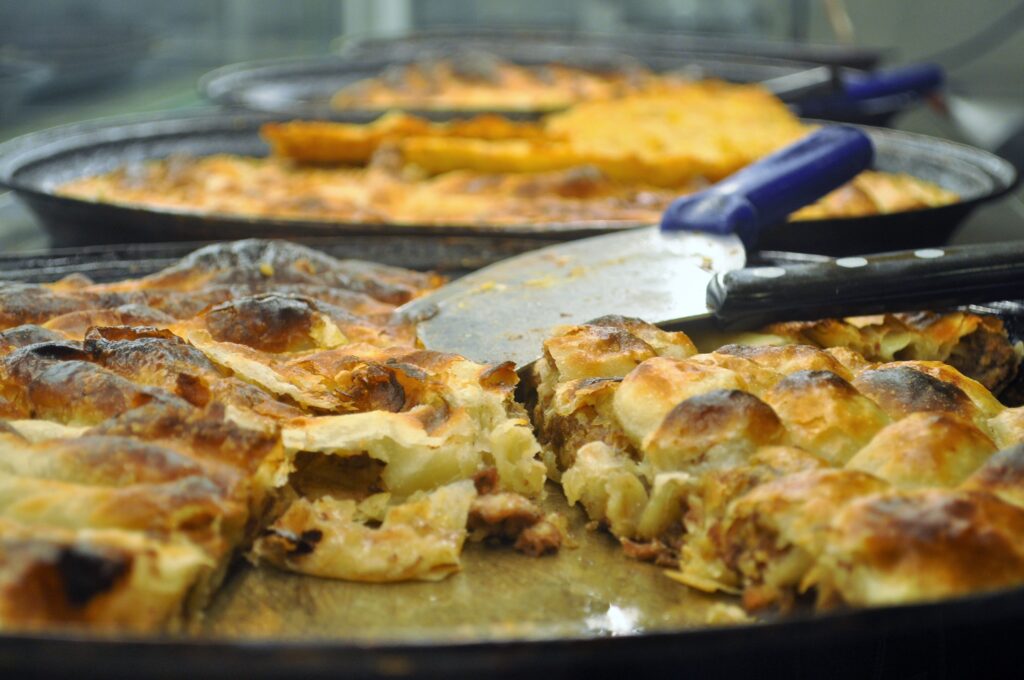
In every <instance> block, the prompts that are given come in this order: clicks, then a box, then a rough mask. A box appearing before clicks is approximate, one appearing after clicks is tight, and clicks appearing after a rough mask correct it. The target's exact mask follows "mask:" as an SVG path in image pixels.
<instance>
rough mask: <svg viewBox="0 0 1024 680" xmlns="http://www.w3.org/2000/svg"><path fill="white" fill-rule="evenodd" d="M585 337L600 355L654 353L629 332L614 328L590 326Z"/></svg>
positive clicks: (648, 346)
mask: <svg viewBox="0 0 1024 680" xmlns="http://www.w3.org/2000/svg"><path fill="white" fill-rule="evenodd" d="M587 337H588V338H589V339H590V340H591V341H592V342H593V345H594V348H595V349H597V350H599V351H601V352H602V353H605V352H607V353H620V352H643V353H649V354H652V355H653V353H654V350H653V349H651V346H650V345H648V344H647V343H646V342H644V341H643V340H641V339H640V338H638V337H636V336H635V335H633V334H632V333H630V332H629V331H627V330H625V329H623V328H618V327H616V326H592V327H591V328H590V329H589V333H588V334H587Z"/></svg>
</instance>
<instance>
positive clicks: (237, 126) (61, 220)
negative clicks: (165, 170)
mask: <svg viewBox="0 0 1024 680" xmlns="http://www.w3.org/2000/svg"><path fill="white" fill-rule="evenodd" d="M269 120H276V118H275V117H273V116H266V115H259V114H233V113H225V112H219V111H212V112H211V111H196V112H191V113H180V112H178V113H172V114H156V115H154V114H148V115H144V116H132V117H127V118H116V119H105V120H99V121H91V122H87V123H78V124H74V125H69V126H64V127H59V128H53V129H50V130H43V131H40V132H34V133H30V134H28V135H25V136H23V137H19V138H17V139H14V140H11V141H9V142H6V143H4V144H2V145H0V184H2V185H6V186H8V187H9V188H11V189H13V190H14V191H15V192H16V194H17V196H18V198H19V199H21V200H22V201H24V202H25V203H26V204H27V205H28V207H29V208H31V209H32V211H33V212H35V213H36V215H38V216H39V218H40V219H41V221H42V222H43V224H44V225H45V227H46V228H47V229H48V230H49V231H50V233H51V235H52V236H53V240H54V244H55V245H65V246H67V245H84V244H97V243H125V242H144V241H150V242H152V241H168V240H181V241H196V240H210V239H234V238H247V237H279V238H300V237H311V236H345V237H348V238H356V237H364V236H373V237H381V236H387V237H388V238H391V239H394V242H395V243H401V242H407V243H408V244H409V245H408V247H411V248H415V247H428V246H417V245H414V244H416V243H419V244H424V243H426V240H431V239H438V238H440V239H446V240H447V239H451V238H452V237H457V240H455V241H451V240H447V241H446V242H447V243H451V244H455V243H458V244H460V247H465V248H467V249H470V250H471V249H472V248H474V247H477V246H479V247H480V248H481V249H484V247H485V246H487V247H489V246H490V245H492V244H494V243H500V250H501V252H502V254H503V256H508V255H511V254H514V252H515V251H516V249H519V252H522V251H524V250H528V249H531V248H535V247H538V246H539V245H542V244H544V243H550V242H552V241H562V240H568V239H572V238H579V237H583V236H589V235H595V234H599V233H605V232H607V231H610V230H618V229H622V228H624V227H623V225H611V224H596V225H595V224H592V223H591V224H578V223H577V224H573V223H566V224H544V225H537V224H524V225H519V226H499V225H487V224H483V225H476V226H454V225H393V224H358V223H348V222H330V221H310V220H305V221H304V220H283V219H266V218H260V217H245V216H238V215H227V214H214V213H190V212H187V211H180V212H179V211H169V210H159V209H150V208H144V207H132V206H121V205H114V204H109V203H95V202H91V201H85V200H80V199H75V198H68V197H65V196H59V195H57V194H56V193H55V190H56V189H57V187H59V186H60V185H61V184H62V183H64V182H66V181H69V180H71V179H74V178H76V177H81V176H85V175H92V174H96V173H101V172H106V171H109V170H113V169H114V168H117V167H119V166H122V165H125V164H131V163H137V162H140V161H143V160H146V159H150V158H163V157H167V156H169V155H173V154H183V155H196V156H198V155H204V154H212V153H236V154H243V155H256V156H259V155H265V154H266V153H267V147H266V144H265V143H264V142H263V141H262V140H261V139H260V137H259V127H260V125H261V124H262V123H264V122H267V121H269ZM864 129H865V130H866V131H867V132H868V133H869V134H870V135H871V138H872V140H873V141H874V143H875V147H876V161H875V167H877V168H878V169H880V170H886V171H890V172H906V173H909V174H912V175H915V176H917V177H920V178H922V179H925V180H929V181H931V182H934V183H936V184H938V185H939V186H942V187H944V188H946V189H949V190H951V191H954V192H956V193H957V194H959V195H960V196H961V200H960V201H959V202H957V203H954V204H951V205H948V206H942V207H938V208H928V209H924V210H915V211H906V212H899V213H891V214H887V215H876V216H870V217H860V218H848V219H827V220H810V221H800V222H789V223H784V224H779V225H777V226H775V227H773V228H771V229H769V230H768V231H767V232H766V233H765V234H764V235H763V236H762V237H761V239H760V241H759V243H758V246H759V247H760V248H762V249H767V250H788V251H797V252H810V253H824V254H829V255H849V254H856V253H863V252H877V251H883V250H897V249H904V248H915V247H923V246H935V245H941V244H943V243H945V242H946V241H947V240H948V239H949V237H950V235H951V234H952V233H953V231H954V230H955V229H956V227H957V226H958V225H959V224H960V222H961V221H962V220H963V219H964V218H965V217H967V215H968V214H970V212H971V211H972V210H974V208H976V207H977V206H979V205H981V204H982V203H985V202H988V201H992V200H994V199H996V198H999V197H1000V196H1002V195H1004V194H1005V193H1006V192H1008V191H1009V190H1010V189H1011V188H1012V187H1013V186H1014V184H1015V183H1016V181H1017V174H1016V171H1015V170H1014V169H1013V166H1012V165H1010V164H1009V163H1008V162H1006V161H1004V160H1003V159H1001V158H999V157H997V156H994V155H992V154H990V153H988V152H985V151H982V150H980V149H975V148H972V147H968V146H964V145H962V144H957V143H954V142H949V141H946V140H941V139H937V138H934V137H927V136H924V135H917V134H912V133H908V132H898V131H894V130H884V129H880V128H864ZM474 244H475V245H474ZM452 247H455V246H454V245H452Z"/></svg>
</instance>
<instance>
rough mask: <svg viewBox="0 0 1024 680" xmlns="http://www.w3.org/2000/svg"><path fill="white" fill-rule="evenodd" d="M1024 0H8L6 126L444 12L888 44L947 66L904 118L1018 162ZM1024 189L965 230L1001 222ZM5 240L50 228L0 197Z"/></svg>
mask: <svg viewBox="0 0 1024 680" xmlns="http://www.w3.org/2000/svg"><path fill="white" fill-rule="evenodd" d="M1022 24H1024V3H1022V2H1007V0H971V1H970V2H966V1H963V0H903V1H902V2H891V1H885V0H857V1H856V2H843V1H842V0H715V1H713V2H712V1H707V0H705V1H700V0H629V1H627V0H562V1H561V2H551V1H550V0H517V1H516V2H508V1H507V0H430V2H412V1H411V0H290V1H289V2H278V1H275V0H177V1H176V2H156V1H155V0H34V1H33V2H24V0H0V141H2V140H4V139H8V138H11V137H14V136H16V135H19V134H22V133H25V132H28V131H32V130H36V129H41V128H46V127H51V126H54V125H59V124H62V123H68V122H73V121H78V120H84V119H89V118H97V117H101V116H106V115H114V114H123V113H130V112H144V111H155V110H163V109H174V108H188V107H197V106H201V105H203V104H202V102H201V100H200V98H199V95H198V94H197V91H196V80H197V78H198V77H199V76H200V75H201V74H203V73H204V72H206V71H208V70H210V69H211V68H213V67H217V66H221V65H223V64H228V63H233V62H238V61H246V60H254V59H268V58H278V57H285V56H308V55H323V54H329V53H336V52H339V51H343V50H345V48H346V44H350V43H351V41H352V40H353V39H354V38H357V37H365V36H367V35H372V36H387V35H396V34H403V33H406V32H409V31H415V30H422V29H430V28H433V27H453V26H467V27H488V28H496V27H501V26H515V27H529V26H537V27H544V28H546V29H565V30H572V31H586V32H601V33H615V34H622V33H629V32H643V31H652V30H658V31H663V32H664V31H678V32H680V34H684V33H685V34H700V35H708V36H729V37H734V38H736V37H738V38H742V39H747V38H749V39H757V40H774V41H787V42H791V43H820V44H846V45H853V46H862V47H873V48H881V49H882V50H884V51H885V61H886V63H888V64H899V63H905V62H911V61H916V60H922V59H923V60H931V61H936V62H938V63H940V64H941V65H943V66H944V67H945V68H946V69H947V74H948V89H947V91H948V97H947V99H946V104H945V107H944V108H943V109H941V110H939V109H937V108H935V107H932V108H929V107H919V108H917V109H915V110H914V111H912V112H908V113H907V114H904V115H902V116H901V117H900V118H899V119H897V120H896V121H895V125H894V126H895V127H897V128H902V129H907V130H912V131H920V132H926V133H929V134H934V135H938V136H941V137H946V138H950V139H955V140H963V141H966V142H969V143H971V144H974V145H977V146H981V147H983V148H986V149H988V150H993V151H997V152H998V153H1001V154H1002V155H1004V156H1007V157H1010V158H1011V160H1015V161H1016V162H1017V163H1018V164H1019V163H1020V156H1021V154H1022V153H1024V149H1022V147H1024V145H1022V143H1021V130H1022V128H1024V32H1022V30H1021V28H1022ZM1022 205H1024V204H1022V202H1021V194H1020V192H1019V191H1018V193H1017V195H1016V196H1015V197H1014V198H1013V199H1012V200H1010V201H1004V202H1002V203H1000V204H999V205H996V206H993V207H990V208H986V209H985V210H982V211H980V212H979V213H978V214H977V215H976V216H975V217H974V218H972V221H971V223H970V224H969V225H968V226H967V228H965V229H963V230H961V232H960V234H959V235H958V237H957V239H958V240H959V241H962V242H970V241H979V240H992V239H993V238H999V237H1003V236H1005V232H1006V229H1007V228H1008V227H1007V226H1006V225H1007V224H1008V223H1010V222H1012V223H1013V224H1017V223H1019V222H1020V218H1021V217H1022V216H1024V208H1022ZM0 244H2V245H3V246H4V247H5V248H7V249H11V248H25V247H39V246H41V245H44V244H45V243H44V241H43V239H42V236H41V235H40V234H39V233H38V230H37V229H36V228H35V227H34V226H33V225H32V224H31V223H30V222H29V218H28V217H27V215H25V214H24V213H23V212H19V210H18V208H16V207H15V206H14V205H13V203H12V202H11V201H10V200H9V197H8V198H7V200H0Z"/></svg>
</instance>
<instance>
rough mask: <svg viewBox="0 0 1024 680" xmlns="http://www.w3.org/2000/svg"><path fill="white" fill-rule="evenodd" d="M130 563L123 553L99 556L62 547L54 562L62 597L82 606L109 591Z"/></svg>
mask: <svg viewBox="0 0 1024 680" xmlns="http://www.w3.org/2000/svg"><path fill="white" fill-rule="evenodd" d="M130 565H131V559H130V558H128V557H125V556H121V555H119V556H116V557H112V556H110V555H101V554H99V553H96V552H92V551H90V550H88V549H85V548H81V547H70V548H64V549H62V550H61V551H60V553H59V554H58V555H57V559H56V562H55V564H54V567H55V569H56V570H57V573H58V574H59V576H60V582H61V584H62V586H63V588H64V596H65V598H67V601H68V602H69V603H70V604H71V605H73V606H75V607H84V606H85V605H86V604H88V603H89V601H90V600H92V599H93V598H94V597H96V596H97V595H102V594H103V593H105V592H107V591H109V590H110V589H111V588H113V587H114V585H115V584H116V583H117V581H118V580H119V579H120V578H121V577H122V576H124V575H125V574H126V573H127V572H128V569H129V567H130Z"/></svg>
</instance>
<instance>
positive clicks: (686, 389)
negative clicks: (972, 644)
mask: <svg viewBox="0 0 1024 680" xmlns="http://www.w3.org/2000/svg"><path fill="white" fill-rule="evenodd" d="M746 339H747V340H754V341H757V340H760V341H762V344H760V345H758V344H754V345H726V346H724V347H721V348H719V349H717V350H715V351H713V352H709V353H705V354H700V353H698V351H697V349H696V347H695V346H694V344H693V343H692V342H691V340H690V339H689V338H688V337H687V336H686V335H685V334H683V333H670V332H665V331H662V330H659V329H657V328H655V327H653V326H650V325H648V324H645V323H643V322H641V321H638V320H635V319H628V318H622V317H605V318H603V319H599V320H597V321H594V322H591V323H589V324H584V325H580V326H572V327H566V328H563V329H560V330H559V331H558V332H556V333H555V334H554V335H553V336H552V337H551V338H549V339H548V340H547V341H546V342H545V346H544V354H543V357H542V359H541V360H539V361H538V362H537V364H536V365H535V366H534V369H533V375H532V377H531V380H530V382H531V384H532V385H534V386H535V388H536V400H535V401H534V402H533V403H531V404H530V408H531V415H532V417H533V420H534V423H535V426H536V428H537V433H538V438H539V439H540V441H541V444H542V446H543V449H544V456H545V460H546V462H547V464H548V466H549V474H550V475H551V476H552V477H554V478H557V479H560V480H561V483H562V487H563V489H564V490H565V493H566V497H567V498H568V499H569V501H570V503H580V504H581V505H582V506H583V508H584V509H585V510H586V512H587V514H588V515H589V516H590V517H591V518H592V519H593V520H594V521H596V522H598V523H600V524H601V525H603V526H605V527H607V528H608V530H609V531H610V532H611V533H612V534H613V535H615V536H616V537H617V538H619V540H620V541H621V542H622V544H623V546H624V548H625V550H626V553H627V554H629V555H631V556H634V557H637V558H639V559H645V560H651V561H655V562H657V563H659V564H662V565H665V566H668V567H671V569H672V570H671V571H670V572H669V575H670V576H672V577H673V578H675V579H677V580H679V581H681V582H682V583H685V584H687V585H689V586H691V587H694V588H698V589H701V590H707V591H722V592H725V593H735V594H741V595H742V598H743V603H744V605H745V606H746V607H747V608H748V609H750V610H757V609H760V608H763V607H766V606H779V607H782V608H788V607H790V606H792V604H793V603H794V602H795V601H796V599H797V598H798V597H801V596H802V595H805V594H813V595H814V596H815V597H816V599H817V602H818V604H819V606H823V607H824V606H834V605H837V604H848V605H858V606H861V605H876V604H893V603H901V602H910V601H918V600H931V599H937V598H943V597H950V596H955V595H961V594H965V593H971V592H978V591H983V590H992V589H998V588H1003V587H1007V586H1010V585H1019V584H1021V583H1024V561H1022V559H1021V552H1020V547H1019V546H1020V545H1022V544H1024V542H1022V539H1024V533H1022V532H1024V486H1022V485H1021V474H1020V469H1024V467H1022V466H1021V465H1019V463H1020V461H1021V460H1024V459H1022V458H1021V455H1020V452H1021V450H1022V448H1021V446H1020V442H1021V441H1022V437H1024V429H1022V428H1021V425H1020V423H1021V422H1022V420H1021V418H1022V416H1021V412H1022V410H1024V409H1021V408H1007V407H1005V406H1004V405H1002V404H1001V403H1000V402H999V401H998V400H997V399H996V398H995V397H994V396H993V394H992V392H991V391H990V390H989V389H988V388H986V387H985V386H984V385H982V384H981V383H980V382H979V381H977V380H975V379H973V378H972V377H969V376H968V375H965V374H964V373H961V372H960V371H958V370H957V369H956V368H954V367H953V366H951V365H949V364H946V363H942V362H941V361H940V360H941V359H949V358H950V357H956V358H957V360H958V362H959V364H960V365H961V366H962V367H963V369H964V370H965V371H971V372H973V373H974V375H975V376H977V377H978V378H980V379H981V380H986V381H987V382H988V383H989V384H990V385H992V386H993V387H998V386H1000V385H1005V384H1006V383H1007V381H1008V380H1010V379H1012V377H1013V376H1014V374H1015V373H1016V372H1017V369H1018V367H1019V364H1020V347H1019V346H1015V345H1014V344H1013V343H1012V342H1011V341H1010V340H1009V338H1008V336H1007V334H1006V331H1005V329H1004V328H1003V327H1002V324H1001V322H1000V321H999V320H998V319H996V318H994V317H990V318H984V317H978V316H976V315H972V314H967V313H963V312H952V313H949V314H928V315H922V314H917V315H894V316H886V317H877V318H871V319H866V318H861V319H849V320H826V321H820V322H812V323H799V324H777V325H775V326H773V327H769V328H766V329H764V331H763V332H761V333H755V334H748V335H747V336H746ZM768 342H774V343H775V344H766V343H768ZM809 342H814V343H815V344H818V345H819V347H815V346H813V345H811V344H807V343H809ZM796 343H803V344H796ZM822 346H825V347H822ZM858 352H863V354H860V353H858ZM979 353H981V354H984V355H986V356H977V355H978V354H979ZM996 357H1000V358H1002V361H1003V364H1004V365H1002V366H1000V367H999V368H998V370H995V369H996V367H995V361H994V359H995V358H996ZM894 359H897V360H894ZM898 359H904V360H898ZM1000 449H1003V450H1002V451H1001V452H999V453H997V451H999V450H1000Z"/></svg>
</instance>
